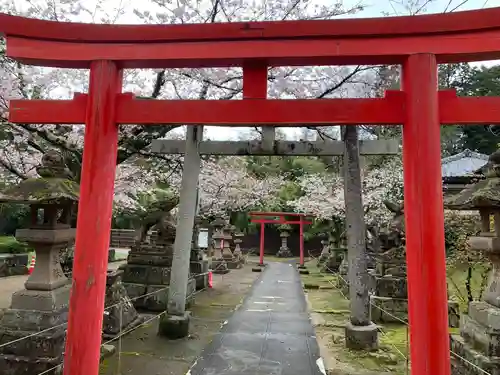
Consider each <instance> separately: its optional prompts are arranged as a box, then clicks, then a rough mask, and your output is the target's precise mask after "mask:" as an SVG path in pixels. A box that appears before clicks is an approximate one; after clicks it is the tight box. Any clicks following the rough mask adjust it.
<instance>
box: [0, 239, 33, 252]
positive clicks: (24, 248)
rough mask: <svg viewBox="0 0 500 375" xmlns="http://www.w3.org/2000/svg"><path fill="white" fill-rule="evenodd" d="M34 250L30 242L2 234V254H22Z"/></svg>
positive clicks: (0, 240) (0, 246)
mask: <svg viewBox="0 0 500 375" xmlns="http://www.w3.org/2000/svg"><path fill="white" fill-rule="evenodd" d="M30 251H33V249H31V248H30V247H29V246H28V244H26V243H24V242H19V241H18V240H16V238H15V237H13V236H0V254H22V253H28V252H30Z"/></svg>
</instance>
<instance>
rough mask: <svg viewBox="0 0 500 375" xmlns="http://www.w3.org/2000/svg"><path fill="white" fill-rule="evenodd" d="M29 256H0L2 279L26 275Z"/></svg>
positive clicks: (0, 274) (0, 275)
mask: <svg viewBox="0 0 500 375" xmlns="http://www.w3.org/2000/svg"><path fill="white" fill-rule="evenodd" d="M28 258H29V255H28V254H0V277H8V276H17V275H26V274H27V273H28Z"/></svg>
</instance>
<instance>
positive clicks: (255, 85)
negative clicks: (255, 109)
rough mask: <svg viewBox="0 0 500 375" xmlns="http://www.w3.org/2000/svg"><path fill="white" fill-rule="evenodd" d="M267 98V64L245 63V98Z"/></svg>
mask: <svg viewBox="0 0 500 375" xmlns="http://www.w3.org/2000/svg"><path fill="white" fill-rule="evenodd" d="M266 98H267V66H266V65H263V64H246V65H243V99H266Z"/></svg>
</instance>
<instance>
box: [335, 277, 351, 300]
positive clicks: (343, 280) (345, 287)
mask: <svg viewBox="0 0 500 375" xmlns="http://www.w3.org/2000/svg"><path fill="white" fill-rule="evenodd" d="M336 284H337V288H338V289H339V290H340V292H341V293H342V294H343V295H344V296H346V297H347V298H349V283H348V282H347V275H342V274H339V277H338V278H337V283H336Z"/></svg>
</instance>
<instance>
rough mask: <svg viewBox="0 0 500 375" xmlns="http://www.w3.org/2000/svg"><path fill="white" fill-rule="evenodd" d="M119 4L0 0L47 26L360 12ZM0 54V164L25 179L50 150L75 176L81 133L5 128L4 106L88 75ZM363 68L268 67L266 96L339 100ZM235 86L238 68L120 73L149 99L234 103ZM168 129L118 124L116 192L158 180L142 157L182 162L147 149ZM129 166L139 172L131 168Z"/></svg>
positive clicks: (167, 166)
mask: <svg viewBox="0 0 500 375" xmlns="http://www.w3.org/2000/svg"><path fill="white" fill-rule="evenodd" d="M125 5H127V4H126V2H122V1H120V2H118V1H114V0H99V1H93V0H85V1H83V0H77V1H68V0H50V1H47V0H24V1H23V0H21V1H16V2H14V1H11V0H0V11H2V12H6V13H11V14H18V15H23V16H27V17H34V18H41V19H47V20H53V21H80V22H82V21H83V22H94V23H120V22H127V23H154V24H179V23H195V22H197V23H213V22H235V21H249V20H292V19H329V18H334V17H337V16H339V15H345V14H349V13H355V12H357V11H359V10H361V9H362V6H361V5H355V6H352V7H345V6H344V5H343V3H342V1H340V0H334V1H332V2H331V3H330V4H325V3H324V2H323V1H320V0H311V1H307V2H303V1H297V0H271V1H269V0H267V1H264V0H261V1H255V0H238V1H236V0H216V1H209V0H182V1H178V2H170V1H164V0H146V1H143V2H141V3H140V9H139V8H138V4H133V6H135V8H134V7H132V6H128V7H125ZM129 5H130V4H129ZM0 51H2V54H1V55H0V116H1V117H0V121H1V122H2V125H3V126H2V134H1V137H0V146H1V147H0V166H1V167H3V169H4V170H6V171H8V172H9V173H10V174H12V175H13V176H15V177H16V178H26V177H28V176H30V175H31V174H33V173H34V166H36V165H37V164H38V163H39V160H40V157H41V155H42V154H43V152H44V151H45V150H47V149H48V148H53V147H56V148H58V149H60V150H61V152H62V153H63V155H64V156H65V158H66V160H67V163H68V165H69V167H70V169H71V170H72V171H73V173H74V174H75V175H76V176H77V178H79V172H80V168H81V161H82V150H83V134H84V128H83V127H82V126H58V125H44V126H39V125H30V124H11V123H9V122H8V120H7V106H8V101H9V100H10V99H12V98H27V99H30V98H70V97H72V95H73V93H75V92H78V91H86V90H87V89H88V87H87V86H88V72H87V71H85V70H71V69H66V70H62V69H48V68H38V67H28V66H21V65H19V64H17V63H16V62H14V61H11V60H9V59H7V58H5V56H4V54H3V51H4V48H3V46H0ZM363 71H365V68H362V67H359V68H349V67H328V66H327V67H302V68H295V67H294V68H287V67H284V68H272V69H270V71H269V96H270V97H272V98H278V97H279V98H304V97H320V98H323V97H332V96H338V95H339V92H340V91H339V90H341V88H342V87H343V86H345V85H346V84H348V83H350V82H353V80H354V77H355V76H357V75H359V74H360V73H362V72H363ZM352 84H353V85H355V83H352ZM241 89H242V71H241V69H239V68H230V69H159V70H130V71H126V72H125V77H124V90H125V91H131V92H133V93H135V94H137V95H141V96H145V97H148V98H152V99H168V98H175V99H238V98H241ZM174 128H175V126H147V127H145V126H126V127H122V129H121V131H120V139H119V153H118V160H117V163H118V165H119V167H118V172H117V179H120V178H122V177H123V178H124V181H123V183H122V184H118V186H119V190H120V189H125V188H127V187H128V188H129V189H136V188H139V187H141V186H143V185H144V182H146V181H148V182H149V181H150V180H151V174H153V176H154V177H155V178H156V177H160V179H161V176H158V174H160V175H161V173H159V172H158V171H156V173H153V172H152V171H151V168H147V167H146V165H145V164H148V163H143V162H142V161H143V160H145V159H146V160H147V159H151V158H155V159H159V161H158V162H157V163H155V162H152V163H150V165H149V166H150V167H152V168H153V169H154V168H158V169H161V170H162V172H163V173H164V174H170V173H171V170H172V169H175V168H179V166H180V165H181V163H179V158H178V157H171V156H161V155H154V154H152V153H151V151H150V144H151V141H152V140H153V139H157V138H162V137H166V136H168V134H169V132H170V131H171V130H172V129H174ZM159 166H161V168H159ZM122 168H123V169H124V170H121V169H122ZM133 168H137V169H140V171H132V169H133ZM141 171H142V172H141ZM141 173H142V174H141ZM146 175H147V176H146ZM131 176H133V177H134V178H131ZM136 183H137V184H139V185H140V186H136Z"/></svg>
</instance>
